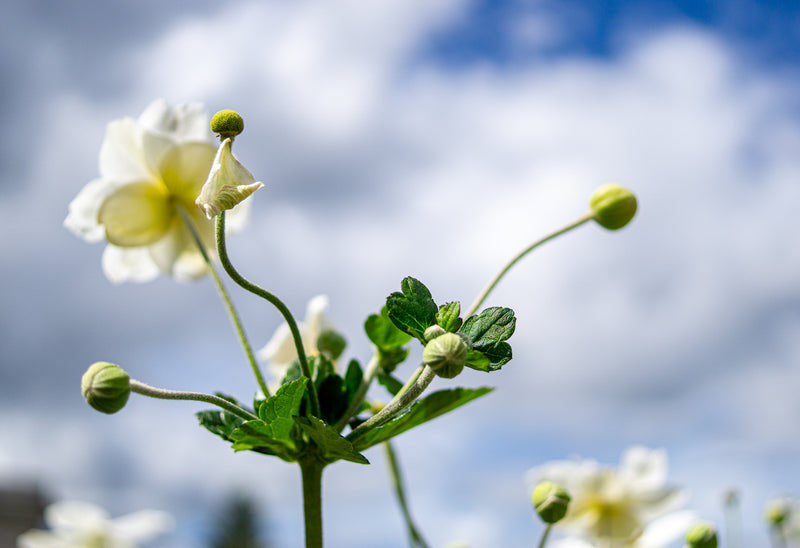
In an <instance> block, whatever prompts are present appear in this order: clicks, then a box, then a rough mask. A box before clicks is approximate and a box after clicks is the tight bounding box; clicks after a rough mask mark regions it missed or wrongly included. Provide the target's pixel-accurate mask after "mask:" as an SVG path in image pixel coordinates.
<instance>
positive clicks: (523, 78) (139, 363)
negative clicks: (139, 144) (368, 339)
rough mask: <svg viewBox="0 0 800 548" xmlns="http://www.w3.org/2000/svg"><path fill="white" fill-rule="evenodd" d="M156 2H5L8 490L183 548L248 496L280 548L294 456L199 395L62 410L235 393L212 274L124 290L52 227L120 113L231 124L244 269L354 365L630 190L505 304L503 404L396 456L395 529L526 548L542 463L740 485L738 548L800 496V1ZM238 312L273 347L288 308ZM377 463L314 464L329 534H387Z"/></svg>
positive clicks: (520, 282)
mask: <svg viewBox="0 0 800 548" xmlns="http://www.w3.org/2000/svg"><path fill="white" fill-rule="evenodd" d="M161 4H162V3H158V2H140V3H137V5H136V7H135V8H134V7H131V6H129V5H127V4H122V3H105V4H102V5H96V4H95V3H92V2H77V3H70V5H69V8H67V6H66V4H62V3H17V4H9V5H8V6H6V10H5V11H6V16H5V17H6V19H7V21H9V22H10V24H9V28H10V29H11V31H10V32H6V33H4V34H3V36H2V37H1V38H0V43H1V44H2V50H0V51H2V56H1V57H0V63H2V68H3V71H4V74H7V75H13V78H6V79H5V81H4V86H3V89H2V91H1V92H0V93H2V97H3V99H4V100H3V101H2V107H1V108H2V109H3V110H2V115H3V120H4V121H5V124H6V127H7V128H12V130H11V131H9V138H8V139H7V142H6V145H5V146H4V147H3V149H2V152H1V153H0V160H1V161H2V166H3V169H2V172H0V193H2V196H3V198H4V199H3V200H2V202H0V211H2V213H3V219H4V226H5V227H6V229H7V234H8V237H7V238H5V239H3V240H2V241H0V251H1V252H2V254H3V257H5V259H4V261H3V262H2V264H0V272H1V273H2V280H3V283H2V285H1V286H0V302H2V303H3V304H4V307H3V308H4V311H3V314H2V316H0V375H2V376H0V379H2V382H0V424H2V425H3V426H2V427H0V477H2V478H17V479H19V478H29V479H30V480H32V481H33V480H35V481H39V482H41V484H42V485H44V486H45V487H46V489H47V490H48V491H49V492H50V493H52V495H53V496H54V497H58V498H62V497H64V498H78V499H82V500H87V501H90V502H95V503H99V504H102V505H104V506H106V507H108V508H109V509H110V510H111V511H112V513H114V514H121V513H126V512H129V511H132V510H135V509H138V508H141V507H156V508H161V509H164V510H168V511H170V512H172V513H173V514H174V515H175V516H176V517H177V518H178V523H179V527H178V529H177V530H176V532H175V534H174V535H173V537H172V538H171V539H169V542H170V543H171V544H169V546H170V547H172V548H177V547H185V548H191V547H194V546H197V545H198V542H199V541H198V538H199V537H200V536H201V535H202V534H203V527H204V526H203V520H204V519H206V516H207V515H208V513H209V512H211V510H212V509H213V507H214V505H215V503H217V502H218V501H219V500H220V499H221V498H222V497H223V496H224V494H225V493H226V492H227V491H228V489H230V488H231V486H234V487H241V488H246V489H248V490H250V491H252V492H253V493H254V494H255V495H256V496H257V497H258V498H259V500H260V501H262V502H263V503H264V504H265V505H266V508H267V510H266V512H267V513H268V515H269V516H270V518H271V519H270V523H271V527H272V529H271V530H272V533H273V537H274V539H275V540H276V542H277V543H278V545H279V546H294V545H296V540H295V539H296V535H297V532H298V531H299V529H298V527H299V519H300V506H299V504H300V501H299V478H298V477H296V476H297V474H296V473H295V471H294V470H293V469H291V468H290V467H288V466H287V465H285V464H283V463H278V462H267V461H265V460H264V459H261V458H259V457H258V456H255V455H253V456H251V455H233V454H232V452H231V451H230V449H229V448H228V447H226V446H225V445H224V444H222V443H220V442H218V440H216V439H215V438H212V437H211V436H210V435H207V434H206V433H204V432H202V431H200V429H199V428H198V427H197V426H196V425H195V420H194V417H193V413H194V412H195V411H197V410H199V409H201V407H200V406H194V405H192V404H188V403H187V404H174V403H173V404H170V403H164V402H155V401H150V400H144V399H142V398H135V399H133V400H132V402H131V404H130V405H129V407H128V408H126V409H125V410H124V411H123V412H122V413H120V414H118V415H115V416H113V417H105V416H98V414H96V413H93V412H92V411H91V410H90V409H89V408H88V407H87V406H86V405H85V403H84V402H83V401H82V400H81V398H80V397H79V394H78V390H77V384H78V379H79V377H80V375H81V374H82V372H83V371H84V370H85V368H86V367H87V366H88V365H89V364H90V363H92V362H94V361H96V360H101V359H102V360H110V361H115V362H117V363H120V364H121V365H123V366H124V367H125V368H126V369H127V370H129V371H131V373H132V374H133V376H135V377H136V378H138V379H140V380H142V381H143V382H147V383H150V384H153V385H157V386H163V387H166V388H183V389H188V390H200V391H207V392H211V391H214V390H222V391H225V392H229V393H232V394H235V395H237V396H239V397H242V398H247V397H248V395H249V394H251V393H252V391H253V388H254V383H253V382H252V380H251V378H250V375H249V373H248V371H247V368H246V366H245V363H244V361H243V360H242V359H241V353H240V351H239V349H238V348H237V346H236V341H235V338H234V336H233V334H232V332H231V330H230V328H229V326H228V321H227V319H226V318H225V316H224V312H223V309H222V306H221V305H220V303H219V302H218V299H217V297H216V296H215V294H214V289H213V286H212V284H211V283H210V282H209V281H208V280H205V281H201V282H199V283H195V284H178V283H176V282H174V281H172V280H168V279H160V280H158V281H156V282H154V283H151V284H147V285H123V286H112V285H111V284H110V283H108V282H107V281H106V280H105V278H104V277H103V275H102V272H101V270H100V253H101V246H91V245H87V244H85V243H84V242H82V241H80V240H78V239H77V238H75V237H74V236H72V235H71V234H69V233H68V232H67V231H66V230H64V229H63V227H62V226H61V223H62V221H63V218H64V217H65V215H66V206H67V204H68V202H69V201H70V200H71V199H72V197H74V195H75V194H76V193H77V192H78V191H79V190H80V188H81V187H82V186H83V185H84V184H85V183H86V182H88V181H89V180H91V179H92V178H94V177H95V176H96V175H97V173H96V171H97V167H96V163H97V152H98V150H99V146H100V143H101V141H102V137H103V131H104V127H105V125H106V124H107V123H108V121H110V120H112V119H114V118H119V117H122V116H136V115H138V114H139V113H140V112H141V111H142V110H143V109H144V107H145V106H146V105H147V104H148V103H149V102H150V101H151V100H152V99H154V98H157V97H165V98H167V100H169V101H171V102H173V103H179V102H184V101H202V102H204V103H206V105H208V108H209V110H210V111H212V112H213V111H215V110H218V109H221V108H234V109H237V110H239V111H240V112H242V114H243V115H244V116H245V119H246V125H247V130H246V132H245V134H244V135H243V136H242V137H241V138H240V139H239V140H238V141H237V155H238V156H239V157H240V159H241V160H242V161H243V162H244V163H245V165H247V167H248V168H249V169H250V170H251V171H252V172H253V173H254V174H255V175H256V177H257V178H258V179H260V180H262V181H264V182H265V184H266V189H265V190H262V191H260V192H259V193H258V194H257V195H256V196H254V200H253V218H252V222H251V225H250V227H249V228H248V229H247V231H245V232H244V233H243V234H241V235H239V236H237V237H236V238H235V239H232V240H231V242H230V246H231V252H232V254H233V255H234V257H235V259H236V261H237V264H238V265H239V266H240V269H241V270H242V271H243V272H246V273H248V274H249V275H250V276H251V277H252V278H254V279H256V280H257V281H259V282H260V283H262V284H263V285H265V286H267V287H269V288H271V289H274V290H275V292H276V293H278V294H279V295H281V296H283V297H284V298H285V299H286V301H287V303H288V304H289V306H290V308H291V309H292V310H294V311H297V312H298V313H302V310H303V309H304V307H305V303H306V301H307V300H308V299H309V298H311V297H312V296H314V295H316V294H318V293H326V294H328V295H329V296H330V299H331V316H332V319H333V321H334V322H335V323H336V325H337V326H339V328H340V329H341V330H342V331H343V332H344V333H345V334H346V335H347V336H348V338H349V340H350V348H349V350H348V353H349V354H350V355H351V356H353V357H357V358H359V359H360V360H361V361H362V362H366V361H367V360H368V359H369V351H370V349H369V347H368V345H367V344H366V343H365V342H364V340H363V337H362V336H361V334H360V326H361V323H362V322H363V319H364V318H365V317H366V316H367V315H368V314H369V313H372V312H374V311H376V310H377V309H378V308H379V307H380V306H381V304H382V302H383V299H385V297H386V295H388V294H389V293H390V292H392V291H395V290H396V289H397V288H398V287H399V282H400V280H401V279H402V278H403V277H404V276H406V275H413V276H415V277H418V278H419V279H421V280H423V281H424V282H425V283H426V284H427V285H428V286H429V287H430V288H431V290H432V291H433V293H434V297H435V298H437V300H440V301H445V300H452V299H459V300H461V301H471V300H472V297H473V295H474V294H475V293H476V292H477V291H478V290H479V289H480V288H481V287H482V286H483V284H484V283H485V281H486V280H487V279H488V278H489V277H490V276H491V275H492V274H493V272H494V271H495V270H496V269H497V268H498V267H499V266H500V265H502V264H503V262H504V261H505V260H506V259H508V258H509V257H510V256H512V255H513V254H514V253H515V252H517V251H518V250H519V249H521V248H523V247H524V246H525V245H527V244H528V243H529V242H530V241H532V240H533V239H534V238H536V237H538V236H540V235H542V234H544V233H546V232H547V231H549V230H552V229H553V228H556V227H558V226H560V225H561V224H563V223H565V222H568V221H570V220H571V219H572V218H574V217H576V216H577V215H580V214H581V213H583V211H584V208H585V204H586V202H587V200H588V197H589V195H590V194H591V192H592V191H593V190H594V188H596V187H597V186H599V185H600V184H604V183H607V182H618V183H620V184H623V185H625V186H627V187H629V188H631V189H633V190H634V191H635V192H636V193H637V195H638V196H639V198H640V203H641V211H640V215H639V216H638V217H637V219H636V220H635V221H634V223H633V224H632V225H631V226H630V227H628V228H626V229H625V230H623V231H621V232H619V233H614V234H611V233H606V232H603V231H602V230H600V229H598V228H596V227H584V228H583V229H582V230H580V231H579V232H577V233H575V234H572V235H569V236H568V237H565V238H564V239H563V240H562V241H558V242H555V243H553V244H551V245H548V246H547V247H545V248H543V249H542V250H541V252H540V253H538V255H536V256H532V257H530V258H528V259H526V261H524V262H522V263H521V264H520V265H519V266H518V267H517V269H516V270H515V271H514V272H513V273H512V274H511V275H510V276H509V277H508V279H507V280H505V281H504V282H503V284H502V285H501V286H500V287H499V288H498V290H497V292H496V293H495V294H494V296H493V298H492V303H491V304H497V305H504V306H510V307H512V308H514V309H515V310H516V312H517V316H518V317H519V323H518V328H517V333H516V334H515V337H514V339H512V342H514V349H515V360H514V361H512V362H511V363H510V364H509V365H508V366H506V367H505V368H504V369H503V370H502V371H501V372H500V373H497V374H494V375H491V376H490V377H487V376H481V375H477V374H472V375H465V376H464V377H463V379H462V378H459V381H461V383H462V384H467V385H479V384H488V385H491V386H497V390H496V391H495V392H494V393H493V394H492V395H491V396H489V397H487V398H485V399H484V400H483V401H479V402H476V403H475V404H474V405H472V406H470V407H468V408H466V409H464V410H462V411H460V412H458V413H455V414H453V415H452V416H450V417H447V418H443V419H441V420H440V421H438V422H437V423H431V424H430V425H429V426H427V427H425V428H422V429H420V430H419V431H416V432H414V433H411V434H408V435H406V436H404V437H403V438H402V439H401V440H400V441H399V443H398V449H399V452H400V456H401V458H402V459H403V462H404V463H405V465H406V476H407V478H408V482H409V484H410V489H411V498H412V504H413V508H414V511H415V513H416V514H417V515H419V516H420V521H421V525H422V527H423V528H424V530H425V531H426V532H428V533H429V536H430V537H431V539H432V540H433V543H434V544H435V545H437V546H443V545H445V543H447V542H450V541H453V540H456V539H457V538H462V537H464V538H466V539H467V540H470V541H471V546H473V548H478V547H492V546H501V545H506V546H518V545H525V544H531V543H532V542H533V540H532V539H533V538H535V536H536V535H537V534H538V532H539V530H538V526H537V525H536V523H535V522H534V521H533V520H532V518H531V516H530V511H529V506H528V498H527V497H528V492H527V489H528V488H527V486H526V485H525V484H524V480H523V478H524V474H525V471H526V470H527V469H528V468H530V467H532V466H535V465H537V464H541V463H542V462H545V461H547V460H553V459H562V458H567V457H569V456H571V455H579V456H583V457H591V458H595V459H597V460H599V461H601V462H606V463H609V464H613V463H616V462H617V460H618V457H619V454H620V453H621V452H622V450H623V449H624V448H625V447H627V446H628V445H631V444H635V443H641V444H645V445H648V446H651V447H664V448H665V449H666V450H667V451H668V453H669V455H670V469H671V472H670V478H671V479H672V480H673V481H674V482H675V483H677V484H680V485H684V486H686V487H687V488H688V489H689V490H690V491H691V493H692V497H691V499H690V502H689V507H690V508H692V509H694V510H696V511H697V512H698V513H699V514H701V515H703V516H704V517H706V518H708V519H712V520H714V521H717V522H720V521H721V518H722V514H721V510H720V506H719V499H720V496H721V493H722V492H723V491H724V490H725V489H727V488H729V487H731V486H734V487H737V488H739V489H740V490H741V493H742V503H743V509H744V511H745V528H746V531H747V534H748V535H749V537H748V541H749V544H748V545H751V546H761V545H765V537H764V536H763V533H762V531H761V527H760V522H759V520H760V510H761V506H762V504H763V503H764V501H765V500H766V499H767V498H768V497H771V496H775V495H780V494H787V493H788V494H791V493H794V494H797V493H798V491H800V479H798V478H800V475H798V473H797V472H798V470H797V462H799V461H800V459H799V458H798V457H800V442H798V439H800V436H798V433H799V432H798V430H797V426H796V421H795V420H794V417H796V416H797V415H798V413H800V405H798V400H797V397H796V387H797V386H798V384H799V383H800V365H799V364H800V343H798V341H800V337H798V333H800V313H798V310H799V309H798V303H800V284H799V283H798V280H800V250H799V249H798V247H797V246H796V245H794V244H795V240H796V238H795V237H794V235H795V234H796V233H797V229H798V221H797V215H796V204H797V203H800V184H798V181H800V155H798V154H797V150H798V145H800V110H798V99H797V98H798V97H800V94H798V70H799V69H800V59H799V58H798V53H797V52H798V51H800V48H798V45H800V44H799V42H800V20H799V19H798V12H800V7H798V6H796V5H789V4H787V5H783V4H781V3H755V2H737V3H728V2H719V3H693V2H678V3H674V2H673V3H668V2H648V3H637V2H606V3H591V2H567V3H562V2H559V3H555V2H545V1H542V2H528V3H526V2H507V3H491V2H469V1H466V0H446V1H441V2H423V1H419V2H417V1H405V2H400V1H396V2H395V1H387V2H382V3H370V4H374V5H370V6H365V5H364V3H359V2H347V1H341V2H338V1H337V2H330V3H327V4H321V3H314V2H295V3H291V4H290V3H282V2H248V1H244V0H242V1H237V2H229V3H226V4H224V5H223V4H217V3H212V2H199V3H198V2H172V3H169V4H168V5H166V6H164V5H161ZM445 210H447V211H455V212H456V218H457V222H456V223H455V224H454V226H449V227H447V228H444V227H442V225H441V224H440V223H439V222H438V219H439V217H440V215H442V212H443V211H445ZM234 298H235V299H236V301H237V304H239V306H240V308H241V311H242V315H243V317H244V319H245V322H246V325H247V329H248V332H249V333H250V334H251V337H252V339H253V342H254V344H255V345H257V346H260V345H262V344H264V343H265V342H266V341H267V340H268V339H269V337H270V335H271V334H272V332H273V330H274V329H275V327H276V326H277V325H278V323H279V318H278V316H277V314H275V313H274V312H273V311H272V310H268V309H265V308H264V307H263V306H262V305H261V303H259V302H253V300H249V299H247V296H246V295H243V294H238V293H234ZM237 360H238V361H237ZM239 362H241V363H239ZM443 386H445V384H444V383H440V387H443ZM43 446H44V447H46V450H42V448H43ZM367 456H368V457H369V458H370V459H371V460H372V461H373V462H374V465H373V466H370V467H358V466H356V465H351V464H341V465H339V464H337V465H336V466H334V467H331V468H330V469H329V470H328V471H327V472H326V474H327V476H326V484H325V489H326V513H327V515H326V519H327V521H326V533H327V534H328V539H329V545H330V546H339V545H345V544H347V545H351V546H365V547H366V546H369V547H373V548H374V547H376V546H377V547H380V546H387V547H389V546H400V545H403V544H402V542H403V541H404V537H403V529H402V527H401V523H400V521H399V514H398V513H397V512H396V509H395V506H394V502H393V500H392V499H391V497H390V494H389V486H388V479H387V477H386V474H385V470H384V467H383V460H382V455H380V454H379V452H378V451H375V452H374V454H368V455H367ZM208 470H214V471H215V473H214V474H208ZM202 476H205V477H204V478H202V479H201V477H202ZM253 476H255V479H253ZM363 514H365V515H368V516H369V517H370V519H369V520H368V521H369V523H368V524H367V525H365V526H363V530H360V529H357V528H354V527H353V525H352V523H353V520H354V519H355V518H354V517H353V516H354V515H356V516H359V515H363ZM359 531H360V532H359ZM401 539H403V540H402V541H401Z"/></svg>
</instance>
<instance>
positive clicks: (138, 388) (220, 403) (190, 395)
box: [130, 379, 259, 421]
mask: <svg viewBox="0 0 800 548" xmlns="http://www.w3.org/2000/svg"><path fill="white" fill-rule="evenodd" d="M130 382H131V392H135V393H137V394H141V395H142V396H148V397H150V398H157V399H160V400H191V401H201V402H204V403H210V404H211V405H216V406H217V407H221V408H222V409H224V410H225V411H227V412H228V413H231V414H233V415H236V416H237V417H239V418H242V419H244V420H246V421H252V420H259V419H258V417H256V416H255V415H253V414H252V413H250V412H249V411H247V410H245V409H242V408H241V407H239V406H238V405H235V404H233V403H231V402H229V401H228V400H226V399H223V398H220V397H219V396H212V395H211V394H204V393H202V392H183V391H178V390H164V389H162V388H155V387H153V386H149V385H147V384H144V383H143V382H139V381H136V380H133V379H131V381H130Z"/></svg>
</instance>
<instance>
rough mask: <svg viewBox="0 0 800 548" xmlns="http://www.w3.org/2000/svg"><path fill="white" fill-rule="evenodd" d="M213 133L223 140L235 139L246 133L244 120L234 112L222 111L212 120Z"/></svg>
mask: <svg viewBox="0 0 800 548" xmlns="http://www.w3.org/2000/svg"><path fill="white" fill-rule="evenodd" d="M211 131H213V132H214V133H217V134H219V136H220V138H221V139H222V140H225V139H227V138H228V137H235V136H237V135H239V134H240V133H241V132H242V131H244V119H243V118H242V117H241V115H240V114H239V113H238V112H236V111H234V110H220V111H219V112H217V113H216V114H215V115H214V116H213V117H212V118H211Z"/></svg>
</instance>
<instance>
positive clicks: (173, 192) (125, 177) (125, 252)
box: [64, 99, 246, 283]
mask: <svg viewBox="0 0 800 548" xmlns="http://www.w3.org/2000/svg"><path fill="white" fill-rule="evenodd" d="M215 154H216V147H215V146H214V143H213V136H212V134H211V130H210V128H209V118H208V114H207V113H206V111H205V109H204V108H203V106H202V105H201V104H199V103H189V104H182V105H178V106H174V107H173V106H170V105H169V104H167V102H166V101H164V100H163V99H159V100H156V101H154V102H152V103H151V104H150V105H149V106H148V107H147V108H146V109H145V111H144V112H143V113H142V115H141V116H139V118H138V119H133V118H122V119H119V120H114V121H112V122H111V123H109V124H108V126H107V128H106V134H105V138H104V140H103V144H102V146H101V147H100V158H99V171H100V177H99V178H97V179H94V180H93V181H91V182H90V183H88V184H87V185H86V186H85V187H84V188H83V189H82V190H81V191H80V193H78V195H77V196H76V197H75V199H74V200H72V202H71V203H70V204H69V214H68V215H67V218H66V219H65V220H64V226H65V227H66V228H68V229H69V230H70V231H72V232H73V233H75V234H76V235H78V236H80V237H81V238H83V239H84V240H86V241H88V242H99V241H102V240H103V239H105V240H107V241H108V245H107V246H106V248H105V251H104V252H103V261H102V264H103V272H104V273H105V275H106V277H107V278H108V279H109V280H111V281H112V282H114V283H121V282H126V281H135V282H145V281H150V280H152V279H154V278H155V277H156V276H158V274H159V273H166V274H168V275H170V276H173V277H175V278H176V279H180V280H187V279H195V278H199V277H201V276H203V275H204V274H205V273H206V272H207V267H206V264H205V261H204V260H203V258H202V255H201V254H200V251H199V249H198V248H197V245H196V244H195V242H194V240H193V239H192V237H191V233H190V232H189V230H188V228H187V227H186V225H185V223H184V220H183V218H182V217H181V215H180V214H179V208H180V209H182V210H183V211H184V212H185V213H186V214H187V215H188V217H189V218H190V219H191V221H192V222H193V223H194V225H195V226H196V227H197V230H198V232H199V234H200V237H201V239H202V241H203V242H204V244H205V247H206V248H207V251H208V252H209V255H210V256H212V257H213V256H214V247H215V246H214V225H213V223H212V222H211V221H209V220H207V219H206V218H205V217H204V215H203V213H202V211H201V210H200V209H199V208H198V207H197V206H196V205H195V199H196V198H197V196H198V195H199V194H200V189H201V187H202V186H203V183H204V182H205V181H206V179H207V178H208V174H209V171H210V170H211V166H212V163H213V160H214V156H215ZM242 205H245V204H242ZM236 210H239V211H238V213H237V212H236ZM229 219H230V221H229V223H228V224H229V228H230V229H231V232H235V231H236V230H237V229H239V228H241V226H242V225H243V224H244V222H245V221H246V211H245V210H243V209H241V206H240V207H237V208H235V209H234V211H232V212H231V215H230V217H229Z"/></svg>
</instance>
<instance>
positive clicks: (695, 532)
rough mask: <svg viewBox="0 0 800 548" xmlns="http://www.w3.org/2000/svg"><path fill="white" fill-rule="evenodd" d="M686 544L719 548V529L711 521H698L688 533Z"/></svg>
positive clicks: (693, 546) (691, 546)
mask: <svg viewBox="0 0 800 548" xmlns="http://www.w3.org/2000/svg"><path fill="white" fill-rule="evenodd" d="M686 544H687V546H688V547H689V548H717V529H716V528H715V527H714V525H713V524H711V523H707V522H703V521H701V522H700V523H696V524H694V525H692V526H691V527H690V528H689V531H688V532H687V533H686Z"/></svg>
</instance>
